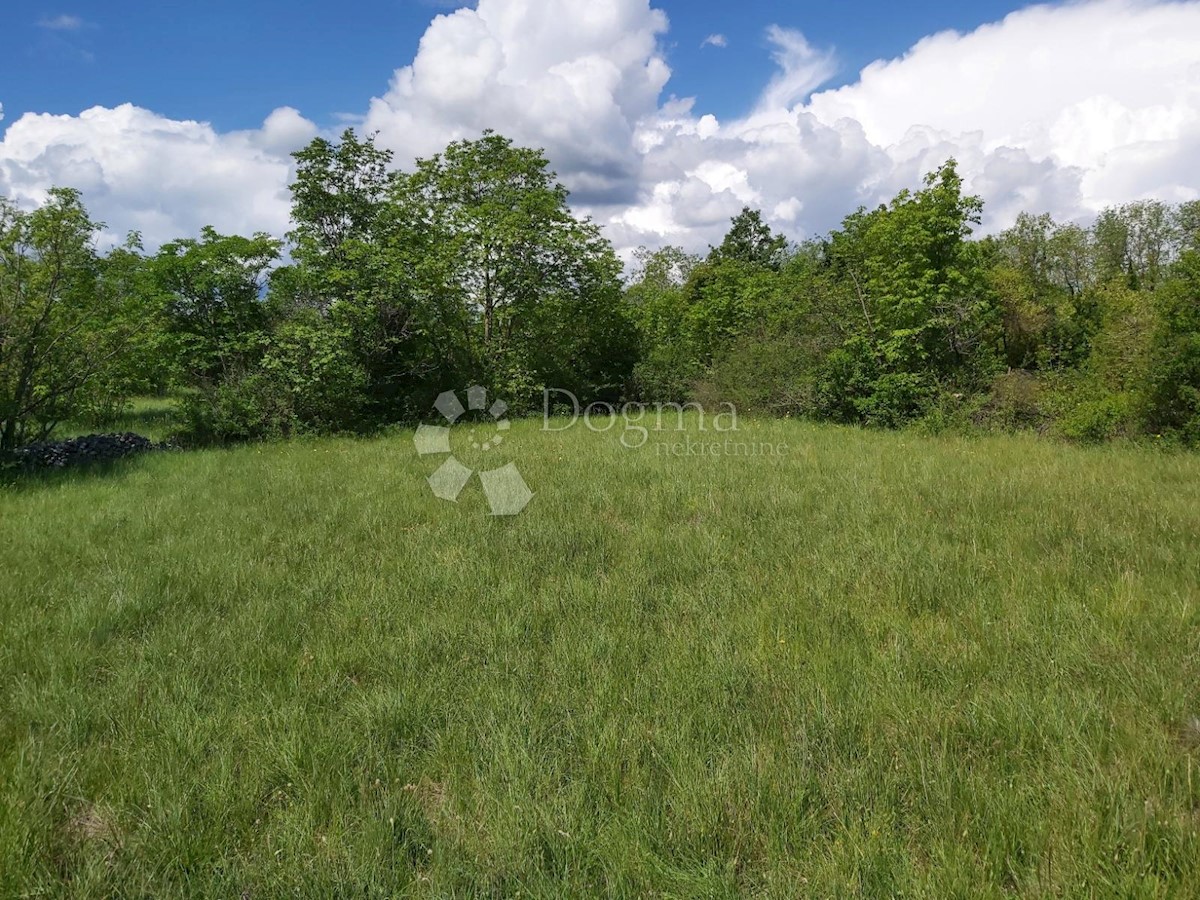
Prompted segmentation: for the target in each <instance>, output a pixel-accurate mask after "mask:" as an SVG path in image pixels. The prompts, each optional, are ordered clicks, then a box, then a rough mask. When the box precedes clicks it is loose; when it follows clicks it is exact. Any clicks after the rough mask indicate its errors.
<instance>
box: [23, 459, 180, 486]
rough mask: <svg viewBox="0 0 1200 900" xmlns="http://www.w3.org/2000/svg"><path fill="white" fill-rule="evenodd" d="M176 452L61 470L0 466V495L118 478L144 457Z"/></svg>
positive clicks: (81, 465) (140, 462)
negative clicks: (85, 481) (77, 482)
mask: <svg viewBox="0 0 1200 900" xmlns="http://www.w3.org/2000/svg"><path fill="white" fill-rule="evenodd" d="M178 452H180V451H179V450H175V449H172V450H153V451H149V452H146V453H131V454H129V455H128V456H123V457H121V458H120V459H105V460H97V461H96V462H90V463H77V464H74V465H70V466H64V467H62V468H34V467H31V466H27V465H24V464H23V463H20V462H4V463H0V492H3V493H9V494H21V493H28V492H31V491H38V490H43V489H45V488H51V487H56V486H58V485H61V484H67V483H69V482H72V481H84V480H88V481H90V480H92V479H97V478H121V477H124V476H126V475H128V474H129V473H131V472H133V471H135V470H136V469H137V468H138V467H140V466H141V464H142V461H143V460H144V459H145V458H146V457H147V456H153V455H157V454H159V453H178Z"/></svg>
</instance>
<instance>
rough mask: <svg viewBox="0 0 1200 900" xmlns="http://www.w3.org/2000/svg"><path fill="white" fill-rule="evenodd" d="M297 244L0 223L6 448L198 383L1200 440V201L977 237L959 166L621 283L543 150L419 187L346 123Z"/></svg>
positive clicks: (70, 215) (309, 419)
mask: <svg viewBox="0 0 1200 900" xmlns="http://www.w3.org/2000/svg"><path fill="white" fill-rule="evenodd" d="M295 156H296V162H297V177H296V181H295V184H294V185H293V213H292V216H293V225H294V227H293V230H292V231H291V232H290V233H289V235H288V237H287V240H286V241H281V240H278V239H276V238H272V237H269V236H267V235H262V234H259V235H253V236H250V237H243V236H237V235H221V234H218V233H216V232H215V231H213V230H212V229H205V230H204V232H203V233H202V234H201V235H199V236H198V237H195V238H184V239H180V240H178V241H173V242H171V243H168V244H167V245H165V246H163V247H162V248H160V249H159V250H158V251H157V253H155V254H154V255H152V256H146V255H145V254H143V253H142V252H141V250H140V248H139V243H138V239H137V236H136V235H132V236H131V237H130V240H129V241H128V242H127V243H126V244H125V245H124V246H122V247H120V248H118V249H116V250H114V251H112V252H110V253H108V254H107V255H101V254H99V253H97V251H96V249H95V246H94V236H95V234H96V233H97V231H98V228H99V226H98V225H97V224H96V223H93V222H91V221H90V220H89V219H88V217H87V213H86V211H85V210H84V209H83V207H82V205H81V204H80V202H79V196H78V195H77V194H76V193H74V192H71V191H67V190H61V191H56V192H54V193H53V194H52V195H51V199H50V201H49V202H48V203H47V204H46V205H45V206H44V207H43V208H41V209H39V210H36V211H34V212H32V213H28V212H21V211H18V210H16V209H15V208H13V207H12V206H11V205H5V206H3V207H0V450H3V449H11V448H12V447H13V446H15V445H16V444H18V443H20V442H22V441H25V440H29V439H31V438H34V437H43V436H45V435H46V434H47V433H48V432H49V431H51V430H52V429H53V428H54V426H55V424H56V423H57V422H59V421H61V420H62V419H64V418H72V417H79V416H80V415H84V414H93V415H94V414H95V413H97V412H100V411H103V410H109V411H110V412H112V411H115V410H118V409H119V408H120V406H121V405H122V403H123V401H124V398H126V397H128V396H131V395H132V394H134V393H138V392H142V393H145V392H146V391H148V390H154V391H158V392H166V391H173V392H178V393H181V394H182V395H183V396H184V398H185V400H184V420H185V422H186V430H187V432H188V434H189V436H190V437H192V438H193V439H198V440H239V439H251V438H259V437H265V436H272V435H287V434H292V433H297V432H311V433H329V432H348V431H370V430H373V429H377V428H379V427H380V426H383V425H387V424H391V423H395V422H400V421H410V420H412V419H414V418H416V417H419V416H420V415H422V414H424V413H425V412H426V411H427V410H428V409H429V407H430V404H431V402H432V400H433V398H434V396H436V394H437V393H438V392H440V391H441V390H444V389H446V388H447V387H453V386H461V385H463V384H466V383H480V384H483V385H485V386H486V387H489V388H491V389H492V391H493V392H494V393H495V394H497V395H500V396H503V397H505V398H506V399H507V400H508V402H509V404H510V406H511V408H513V409H514V410H515V411H518V412H520V411H527V410H531V409H534V408H536V407H537V406H538V405H539V401H540V394H541V391H542V389H543V388H546V387H554V388H559V389H562V390H569V391H571V392H572V393H574V394H575V395H576V396H578V397H579V398H581V400H583V401H584V402H585V403H586V402H589V401H597V400H602V401H616V400H622V399H642V400H650V401H683V400H688V399H699V400H707V401H710V402H718V401H728V402H733V403H735V404H737V405H738V407H739V408H740V409H742V410H743V412H762V413H768V414H772V415H786V416H802V417H806V418H810V419H815V420H823V421H832V422H841V423H859V424H864V425H873V426H883V427H899V426H904V425H912V424H920V425H921V427H923V428H925V429H926V430H946V429H957V430H964V429H984V430H1018V429H1029V430H1036V431H1039V432H1052V433H1055V434H1058V435H1060V436H1064V437H1067V438H1070V439H1072V440H1076V441H1081V442H1097V441H1103V440H1107V439H1109V438H1112V437H1116V436H1128V437H1153V438H1155V439H1157V438H1159V437H1165V438H1166V439H1168V440H1169V441H1173V442H1178V443H1183V444H1196V443H1197V442H1198V441H1200V312H1198V309H1200V247H1198V241H1200V201H1198V202H1192V203H1186V204H1182V205H1179V206H1175V207H1171V206H1167V205H1165V204H1162V203H1158V202H1153V201H1144V202H1138V203H1133V204H1128V205H1126V206H1122V207H1119V208H1114V209H1109V210H1106V211H1105V212H1104V213H1103V214H1101V215H1100V216H1099V217H1098V218H1097V220H1096V221H1095V222H1094V223H1092V224H1091V225H1090V226H1089V227H1083V226H1080V225H1078V224H1074V223H1056V222H1054V221H1052V220H1051V219H1050V218H1049V217H1048V216H1044V215H1043V216H1036V215H1023V216H1021V217H1020V219H1019V220H1018V221H1017V223H1016V224H1015V225H1014V226H1013V227H1012V228H1010V229H1008V230H1007V231H1005V232H1003V233H1002V234H999V235H994V236H987V237H984V238H976V237H975V236H974V234H973V232H974V230H975V228H976V226H977V225H978V223H979V221H980V216H981V213H982V208H983V206H982V202H981V201H980V199H979V198H977V197H971V196H967V195H965V194H964V192H963V187H962V182H961V179H960V177H959V175H958V173H957V170H956V167H955V165H954V163H953V161H951V162H949V163H947V164H946V165H945V166H943V167H942V168H941V169H940V170H938V171H936V172H934V173H931V174H930V175H929V176H928V178H927V179H926V181H925V184H924V185H923V187H921V188H920V189H919V190H916V191H903V192H901V193H900V194H899V195H898V196H897V197H896V198H895V199H894V200H893V201H892V202H891V203H890V204H888V205H886V206H881V207H879V208H877V209H873V210H868V209H860V210H858V211H857V212H855V213H853V214H851V215H849V216H848V217H847V218H846V219H845V221H844V222H843V223H842V226H841V227H840V228H838V229H836V230H835V231H833V232H832V233H831V234H829V235H827V236H826V237H824V238H821V239H819V240H811V241H807V242H804V243H801V244H799V245H789V244H788V242H787V241H786V240H785V239H784V238H783V237H782V236H780V235H778V234H774V233H773V232H772V231H771V229H770V228H769V227H768V226H767V224H766V223H765V222H764V221H763V219H762V217H761V215H760V214H759V213H758V212H757V211H755V210H751V209H746V210H744V211H743V212H742V213H741V214H740V215H738V216H737V217H735V218H734V219H733V222H732V225H731V228H730V230H729V233H728V235H727V236H726V237H725V239H724V240H723V241H722V242H721V244H720V245H719V246H717V247H714V248H712V249H711V251H710V252H709V253H708V254H707V255H706V256H704V257H700V256H694V255H689V254H688V253H686V252H684V251H683V250H681V249H679V248H675V247H666V248H663V249H660V250H656V251H653V252H651V251H648V250H642V251H639V253H638V254H637V257H636V260H635V263H636V267H635V270H634V272H633V273H632V278H631V279H630V280H629V281H628V282H627V283H623V282H622V277H621V266H620V264H619V262H618V260H617V257H616V255H615V254H614V252H613V249H612V247H611V246H610V245H609V243H608V242H607V241H606V240H605V239H604V237H603V235H602V234H601V233H600V231H599V229H598V228H597V227H596V226H595V224H593V223H591V222H590V221H587V220H581V219H579V218H577V217H575V216H574V215H572V214H571V212H570V210H569V208H568V205H567V201H568V197H567V192H566V190H565V189H564V188H563V187H562V185H560V184H559V183H558V182H557V180H556V178H555V176H554V174H553V173H552V172H550V171H549V169H548V165H547V160H546V159H545V157H543V156H542V155H541V153H540V152H537V151H534V150H529V149H524V148H520V147H516V146H514V145H513V144H512V143H511V142H510V141H508V140H507V139H505V138H503V137H502V136H500V135H497V134H494V133H491V132H488V133H486V134H484V135H483V136H482V137H481V138H479V139H478V140H474V141H458V142H456V143H454V144H451V145H450V146H449V147H447V148H446V150H445V151H444V152H443V153H441V154H438V155H436V156H434V157H432V158H430V159H427V160H420V161H418V163H417V164H416V166H415V168H414V169H413V170H412V171H410V172H400V171H394V170H393V169H392V160H391V157H390V154H389V153H388V152H386V151H384V150H382V149H380V148H378V147H376V146H375V145H374V143H373V141H372V140H370V139H365V140H364V139H360V138H359V137H358V136H356V135H355V134H354V132H353V131H347V132H345V134H343V135H342V138H341V140H340V141H338V142H330V141H327V140H324V139H317V140H314V141H313V142H312V143H311V144H310V145H309V146H308V147H306V148H305V149H303V150H301V151H299V152H298V153H297V154H296V155H295Z"/></svg>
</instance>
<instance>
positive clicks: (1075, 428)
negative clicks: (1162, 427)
mask: <svg viewBox="0 0 1200 900" xmlns="http://www.w3.org/2000/svg"><path fill="white" fill-rule="evenodd" d="M1131 406H1132V405H1131V403H1130V399H1129V397H1128V395H1126V394H1113V395H1111V396H1108V397H1101V398H1099V399H1096V400H1085V401H1084V402H1082V403H1080V404H1079V405H1078V406H1076V407H1075V408H1074V409H1072V410H1071V411H1070V412H1068V413H1067V414H1066V416H1064V417H1063V419H1062V421H1061V422H1060V423H1059V429H1060V430H1061V431H1062V433H1063V436H1064V437H1066V438H1068V439H1069V440H1072V441H1077V442H1079V443H1081V444H1099V443H1102V442H1104V441H1107V440H1111V439H1112V438H1115V437H1117V436H1118V435H1119V434H1121V433H1122V432H1123V431H1125V430H1126V428H1127V426H1128V423H1129V418H1130V410H1131Z"/></svg>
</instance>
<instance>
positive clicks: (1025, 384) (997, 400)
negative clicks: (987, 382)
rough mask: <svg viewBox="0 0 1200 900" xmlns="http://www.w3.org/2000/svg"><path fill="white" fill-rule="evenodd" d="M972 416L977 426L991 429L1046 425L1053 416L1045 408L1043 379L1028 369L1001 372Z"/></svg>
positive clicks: (1015, 428) (1027, 427)
mask: <svg viewBox="0 0 1200 900" xmlns="http://www.w3.org/2000/svg"><path fill="white" fill-rule="evenodd" d="M972 418H973V421H974V424H975V425H977V426H979V427H981V428H985V429H988V430H991V431H1022V430H1026V429H1031V428H1032V429H1041V428H1043V427H1045V425H1046V424H1047V423H1048V421H1049V416H1048V415H1047V413H1046V410H1045V409H1044V408H1043V403H1042V385H1041V382H1040V381H1039V380H1038V377H1037V376H1036V375H1034V374H1033V373H1032V372H1027V371H1025V370H1024V369H1017V370H1015V371H1012V372H1007V373H1005V374H1004V375H1000V376H999V377H997V378H996V379H995V380H994V381H993V382H992V385H991V388H990V389H989V390H988V392H987V397H986V399H985V400H984V401H983V402H982V403H981V404H980V405H979V408H978V409H977V410H976V411H975V413H974V415H973V416H972Z"/></svg>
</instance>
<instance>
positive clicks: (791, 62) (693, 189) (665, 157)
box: [615, 0, 1200, 246]
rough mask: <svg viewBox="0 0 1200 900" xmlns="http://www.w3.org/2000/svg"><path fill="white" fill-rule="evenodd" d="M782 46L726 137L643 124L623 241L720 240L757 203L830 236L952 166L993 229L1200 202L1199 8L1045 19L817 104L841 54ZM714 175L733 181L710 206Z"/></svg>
mask: <svg viewBox="0 0 1200 900" xmlns="http://www.w3.org/2000/svg"><path fill="white" fill-rule="evenodd" d="M768 39H769V40H770V41H771V42H772V44H773V45H774V47H775V52H774V56H775V59H776V61H777V63H778V66H779V71H778V74H777V75H776V76H775V78H774V79H772V81H771V82H770V83H769V84H768V85H767V87H766V88H765V89H764V91H763V93H762V94H761V96H760V99H759V102H758V103H757V104H756V106H755V107H754V109H753V110H752V111H751V112H750V113H749V114H748V115H747V116H745V117H743V118H741V119H736V120H731V121H728V122H723V123H715V121H714V120H712V118H711V117H701V118H697V117H696V116H695V115H694V114H693V113H692V112H691V110H690V108H687V107H685V106H681V105H676V106H674V107H668V108H664V109H663V110H661V111H660V112H659V113H658V114H657V115H656V116H655V117H651V118H649V119H645V120H643V121H642V123H641V127H640V129H639V133H638V135H637V137H636V140H637V141H638V143H639V144H640V145H641V146H642V147H644V148H645V151H646V152H645V155H644V157H643V159H644V179H643V184H644V187H643V191H642V195H641V198H640V200H639V202H638V203H637V204H634V205H632V206H631V207H630V208H628V209H625V210H620V211H618V212H616V213H615V219H616V225H617V228H618V232H619V234H620V235H621V239H623V240H625V241H627V242H634V241H637V240H647V241H650V242H662V241H666V240H670V241H675V242H683V243H685V244H688V245H690V246H696V245H702V243H703V242H705V241H707V242H712V241H715V240H716V239H717V238H718V237H719V236H720V234H721V232H722V231H723V229H724V228H725V227H726V225H727V222H726V221H725V219H724V218H723V217H722V215H718V212H717V211H718V210H722V211H723V212H729V211H736V209H738V208H740V206H741V204H742V201H743V199H744V197H745V196H747V195H754V196H757V197H758V198H760V199H759V204H760V205H761V206H762V208H763V209H764V211H765V212H766V213H767V214H768V217H769V218H770V219H772V221H773V223H774V224H776V225H777V226H779V227H781V228H784V229H785V230H787V231H788V232H789V233H790V234H792V235H794V236H802V235H804V234H811V233H814V232H819V231H824V230H825V229H828V228H829V227H831V226H833V225H835V224H836V223H837V221H838V219H839V218H840V216H841V215H842V214H844V213H845V212H847V211H850V210H851V209H853V208H854V207H855V206H856V205H857V204H859V203H865V204H873V203H877V202H880V201H883V200H885V199H886V198H887V197H889V196H890V195H892V194H893V193H894V192H895V191H896V190H898V189H899V188H900V187H903V186H911V185H914V184H916V183H917V182H918V179H919V178H920V176H921V175H922V173H924V172H926V171H929V170H930V169H932V168H934V167H936V166H937V165H938V164H940V163H941V162H943V161H944V160H945V159H946V158H947V157H949V156H955V157H956V158H957V159H958V160H959V162H960V169H961V171H962V172H963V173H964V175H965V176H966V178H967V183H968V187H969V188H970V189H972V190H974V191H976V192H979V193H981V194H982V195H983V196H984V197H985V199H986V200H987V202H988V207H987V213H986V219H985V225H986V226H987V227H990V228H997V227H1001V226H1004V225H1006V224H1008V223H1010V222H1011V221H1012V219H1013V218H1014V217H1015V216H1016V213H1017V212H1019V211H1020V210H1022V209H1028V210H1038V211H1040V210H1047V211H1050V212H1053V213H1055V214H1056V215H1058V216H1061V217H1066V218H1078V217H1083V216H1087V215H1089V214H1091V213H1092V212H1094V211H1096V210H1098V209H1099V208H1101V207H1103V206H1104V205H1107V204H1111V203H1117V202H1123V201H1126V200H1130V199H1135V198H1140V197H1146V196H1157V197H1162V198H1164V199H1168V200H1179V199H1188V198H1193V197H1197V196H1200V171H1198V170H1197V169H1196V168H1195V166H1194V160H1195V159H1196V158H1198V157H1200V3H1196V2H1169V3H1151V2H1138V0H1098V2H1090V3H1077V4H1071V5H1065V6H1040V7H1033V8H1030V9H1027V10H1023V11H1021V12H1017V13H1013V14H1012V15H1010V16H1008V17H1007V18H1006V19H1005V20H1004V21H1002V22H999V23H995V24H992V25H987V26H984V27H983V28H980V29H978V30H977V31H975V32H972V33H970V34H965V35H963V34H957V33H954V32H946V33H943V34H938V35H934V36H931V37H929V38H926V39H925V40H923V41H921V42H920V43H918V44H917V45H916V46H915V47H913V48H912V49H911V50H910V51H909V52H908V53H906V54H905V55H904V56H903V57H901V58H899V59H895V60H890V61H881V62H877V63H874V64H872V65H871V66H868V67H867V68H866V69H865V70H863V72H862V73H861V74H860V77H859V79H858V80H857V81H856V82H854V83H852V84H849V85H847V86H845V87H842V88H839V89H836V90H828V91H823V92H817V93H811V92H812V91H813V90H814V89H815V88H817V87H819V85H820V83H821V82H823V81H824V80H826V79H827V78H828V77H829V74H830V73H831V72H832V61H831V56H830V55H828V54H825V53H822V52H820V51H817V50H815V49H814V48H812V47H811V45H809V44H808V43H807V41H805V40H804V38H803V36H802V35H799V34H798V33H796V32H790V31H787V30H784V29H780V28H773V29H770V30H769V31H768ZM806 95H810V96H807V99H805V98H806ZM701 161H704V162H706V163H708V164H710V165H711V164H712V163H714V162H720V163H722V164H723V165H724V166H725V167H726V168H725V169H723V171H726V172H727V178H726V180H725V182H724V183H722V184H717V183H714V182H712V181H711V180H709V181H705V182H704V183H705V184H707V185H708V187H709V188H710V193H707V194H706V193H705V192H704V191H702V190H700V189H699V188H698V185H697V179H696V173H697V171H698V166H699V165H700V163H701ZM730 171H735V172H737V173H738V177H737V178H736V179H735V178H733V177H732V176H729V175H728V173H729V172H730ZM734 184H736V185H737V186H738V188H739V189H738V190H734V189H733V185H734Z"/></svg>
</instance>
